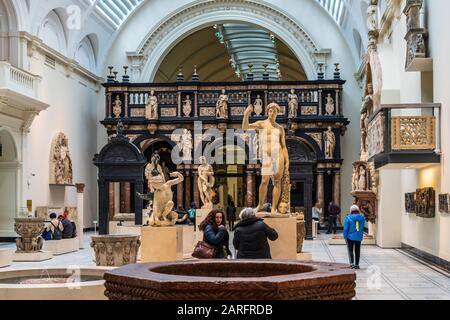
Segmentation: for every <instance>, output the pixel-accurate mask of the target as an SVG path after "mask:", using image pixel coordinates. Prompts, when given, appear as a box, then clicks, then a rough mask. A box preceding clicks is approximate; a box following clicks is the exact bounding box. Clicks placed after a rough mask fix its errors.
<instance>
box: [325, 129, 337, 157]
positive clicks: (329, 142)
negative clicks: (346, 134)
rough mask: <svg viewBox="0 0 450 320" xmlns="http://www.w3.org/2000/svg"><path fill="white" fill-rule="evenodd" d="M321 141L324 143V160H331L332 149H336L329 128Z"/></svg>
mask: <svg viewBox="0 0 450 320" xmlns="http://www.w3.org/2000/svg"><path fill="white" fill-rule="evenodd" d="M323 140H324V141H325V159H333V155H334V149H335V148H336V136H335V135H334V133H333V131H332V130H331V127H328V130H327V131H325V132H324V134H323Z"/></svg>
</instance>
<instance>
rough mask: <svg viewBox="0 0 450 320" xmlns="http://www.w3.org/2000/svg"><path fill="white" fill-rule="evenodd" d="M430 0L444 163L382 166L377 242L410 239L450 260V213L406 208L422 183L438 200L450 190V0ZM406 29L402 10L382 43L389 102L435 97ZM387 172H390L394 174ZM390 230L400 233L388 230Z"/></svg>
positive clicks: (431, 45)
mask: <svg viewBox="0 0 450 320" xmlns="http://www.w3.org/2000/svg"><path fill="white" fill-rule="evenodd" d="M426 2H427V5H428V9H427V14H428V17H427V21H428V31H429V34H430V37H429V49H430V55H431V57H432V58H433V65H434V68H433V84H434V92H433V95H434V102H436V103H442V110H441V113H442V124H443V126H442V127H441V130H442V131H441V138H442V152H443V154H442V158H441V165H437V166H428V167H425V168H422V169H416V170H381V173H382V174H381V177H382V178H381V179H380V181H381V183H380V198H381V199H380V204H379V215H380V219H379V225H378V234H377V236H378V237H379V238H378V239H377V243H378V244H379V245H380V246H382V247H391V246H392V245H394V246H400V244H401V243H405V244H407V245H410V246H413V247H415V248H418V249H420V250H423V251H425V252H428V253H430V254H433V255H435V256H438V257H440V258H443V259H446V260H450V217H449V215H445V214H441V213H439V211H438V209H437V208H436V217H435V218H433V219H425V218H419V217H417V216H416V215H415V214H407V213H406V212H405V208H404V194H405V193H407V192H414V191H415V190H416V189H417V188H422V187H433V188H434V189H435V190H436V201H437V196H438V194H439V193H449V192H450V190H449V189H450V188H449V187H450V185H449V184H450V160H449V159H448V157H447V156H446V155H447V153H448V152H449V151H450V136H449V133H450V132H449V128H448V126H446V125H445V124H446V123H448V122H449V120H450V113H449V104H450V91H449V90H448V80H447V78H448V74H450V64H449V63H448V57H449V56H450V41H449V40H448V39H447V40H446V38H445V37H448V36H447V34H446V32H445V31H444V30H450V19H448V17H447V16H446V12H448V11H449V9H450V2H449V1H446V0H433V1H426ZM404 5H405V1H403V3H402V8H403V7H404ZM405 34H406V16H405V15H403V14H402V15H401V18H400V20H398V21H395V22H394V25H393V30H392V35H391V36H390V39H389V41H386V43H384V44H381V45H380V46H379V53H380V60H381V63H382V68H383V81H384V88H383V96H382V101H383V103H420V102H422V101H427V100H429V96H430V95H429V94H425V95H423V96H422V88H423V87H426V85H427V84H424V85H422V83H421V81H422V80H421V75H420V73H418V72H405V58H406V41H405V40H404V36H405ZM425 79H426V78H425ZM393 93H396V94H393ZM404 113H405V112H403V114H404ZM386 172H389V176H387V175H386ZM389 181H390V182H391V184H389ZM436 204H437V203H436ZM399 210H400V211H399ZM400 212H401V214H400V215H399V214H398V213H400ZM399 217H400V220H399ZM394 223H399V226H400V228H394V227H393V224H394ZM389 229H392V232H396V233H397V234H393V233H389V232H385V231H386V230H389Z"/></svg>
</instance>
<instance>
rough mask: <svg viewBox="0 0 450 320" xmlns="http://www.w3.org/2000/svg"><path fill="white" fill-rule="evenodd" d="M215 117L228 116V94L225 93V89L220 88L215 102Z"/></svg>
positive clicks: (222, 117)
mask: <svg viewBox="0 0 450 320" xmlns="http://www.w3.org/2000/svg"><path fill="white" fill-rule="evenodd" d="M216 117H217V118H221V119H225V118H228V95H227V94H226V93H225V89H222V94H221V95H220V96H219V100H217V103H216Z"/></svg>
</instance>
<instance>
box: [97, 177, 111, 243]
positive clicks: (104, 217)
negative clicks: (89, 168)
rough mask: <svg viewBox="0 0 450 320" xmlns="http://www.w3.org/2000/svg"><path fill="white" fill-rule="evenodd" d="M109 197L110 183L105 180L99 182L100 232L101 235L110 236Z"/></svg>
mask: <svg viewBox="0 0 450 320" xmlns="http://www.w3.org/2000/svg"><path fill="white" fill-rule="evenodd" d="M108 195H109V183H108V182H106V181H104V180H103V179H99V180H98V208H99V210H98V230H99V234H102V235H103V234H108V231H109V226H108V221H109V219H108V202H109V199H108Z"/></svg>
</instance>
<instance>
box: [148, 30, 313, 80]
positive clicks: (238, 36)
mask: <svg viewBox="0 0 450 320" xmlns="http://www.w3.org/2000/svg"><path fill="white" fill-rule="evenodd" d="M218 30H221V32H219V31H218ZM277 63H278V65H277ZM248 64H252V65H253V68H252V72H253V74H254V79H255V80H262V74H263V72H264V67H263V64H267V73H268V74H269V78H270V79H271V80H278V79H281V80H306V74H305V71H304V70H303V67H302V65H301V63H300V62H299V61H298V59H297V58H296V56H295V55H294V54H293V52H292V51H291V50H290V49H289V48H288V47H287V46H286V45H285V44H284V43H283V42H282V41H280V40H278V39H277V38H276V37H273V39H272V38H271V35H270V34H269V33H268V32H267V31H265V30H263V29H262V28H259V27H256V26H251V25H244V24H225V25H220V26H210V27H207V28H204V29H202V30H199V31H197V32H195V33H193V34H191V35H189V36H188V37H186V38H185V39H183V40H181V41H180V42H179V43H178V44H176V45H175V47H174V48H172V50H171V51H170V52H169V53H168V54H167V56H166V57H165V58H164V60H163V62H162V63H161V65H160V66H159V69H158V72H157V74H156V77H155V82H173V81H176V78H177V74H178V73H179V66H180V65H181V66H182V72H183V74H184V77H185V80H186V81H189V80H191V78H192V75H193V73H194V66H197V73H198V74H199V76H200V80H201V81H212V82H216V81H217V82H221V81H241V80H245V79H246V75H247V73H248V71H249V70H248ZM279 75H281V78H280V77H279Z"/></svg>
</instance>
